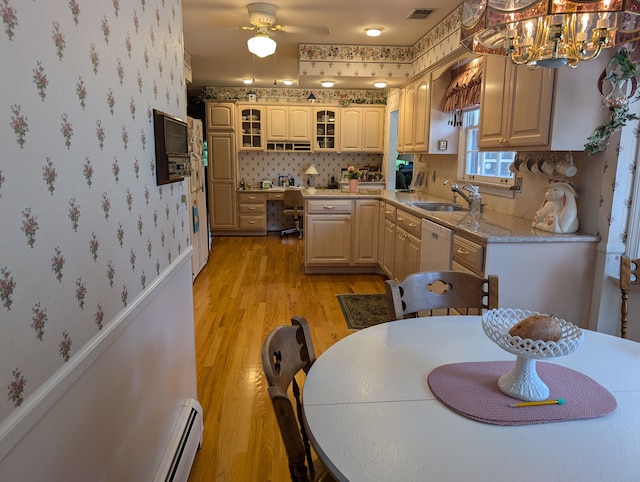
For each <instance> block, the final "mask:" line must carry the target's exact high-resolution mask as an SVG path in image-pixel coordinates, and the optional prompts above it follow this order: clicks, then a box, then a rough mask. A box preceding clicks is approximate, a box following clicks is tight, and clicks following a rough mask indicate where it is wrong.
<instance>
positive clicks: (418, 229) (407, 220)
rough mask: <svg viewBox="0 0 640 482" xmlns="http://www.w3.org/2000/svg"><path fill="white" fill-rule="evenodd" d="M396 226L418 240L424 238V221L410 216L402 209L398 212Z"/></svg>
mask: <svg viewBox="0 0 640 482" xmlns="http://www.w3.org/2000/svg"><path fill="white" fill-rule="evenodd" d="M396 225H397V226H398V227H401V228H402V229H404V230H405V231H407V232H409V233H411V234H413V235H414V236H415V237H416V238H418V239H421V237H422V219H421V218H419V217H417V216H414V215H413V214H409V213H408V212H406V211H403V210H402V209H398V211H397V212H396Z"/></svg>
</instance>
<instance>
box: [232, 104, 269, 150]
mask: <svg viewBox="0 0 640 482" xmlns="http://www.w3.org/2000/svg"><path fill="white" fill-rule="evenodd" d="M238 113H239V114H238V115H239V117H240V119H239V121H238V124H239V125H240V132H239V135H238V149H239V150H241V151H262V150H264V107H260V106H257V105H256V104H255V103H251V104H240V105H239V106H238Z"/></svg>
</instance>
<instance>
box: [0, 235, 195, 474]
mask: <svg viewBox="0 0 640 482" xmlns="http://www.w3.org/2000/svg"><path fill="white" fill-rule="evenodd" d="M191 255H192V249H191V247H189V248H188V249H187V250H185V251H184V252H183V253H182V254H181V255H180V257H179V258H177V259H176V260H175V261H174V262H173V263H172V264H171V266H169V268H167V270H165V271H164V272H163V273H161V274H160V276H159V277H158V279H156V280H155V281H154V283H153V284H152V285H151V286H149V288H148V289H146V290H145V291H144V292H143V293H142V294H141V295H140V297H138V298H137V299H136V300H134V302H133V303H131V304H130V305H129V306H128V307H127V308H126V309H125V310H124V311H122V312H121V313H120V315H119V316H118V317H117V318H116V319H114V320H112V321H111V322H110V323H109V324H108V325H106V326H105V328H104V329H103V330H102V331H101V332H100V333H99V334H98V335H97V336H96V337H95V338H94V339H93V340H92V341H91V342H90V343H88V344H87V345H86V346H84V347H83V348H82V349H81V350H80V352H79V353H78V354H77V355H76V356H75V357H73V358H72V359H71V360H70V361H69V362H68V363H67V364H66V365H65V366H64V367H63V368H62V369H61V370H59V371H58V372H57V373H56V374H55V375H54V376H53V377H52V378H51V379H50V380H49V381H48V382H47V383H45V384H44V385H43V386H42V387H41V388H40V389H39V390H38V392H36V393H35V394H34V395H33V396H31V397H30V398H29V399H27V400H25V403H24V404H23V405H22V406H21V407H20V408H19V409H18V410H16V411H15V415H14V416H11V417H9V418H8V419H7V420H6V421H5V422H3V424H2V425H0V480H3V481H4V480H6V481H31V480H46V481H49V482H57V481H61V482H63V481H64V482H69V481H89V480H90V481H115V480H118V481H147V480H152V479H153V475H154V474H155V471H156V468H157V466H158V464H159V463H160V460H161V457H162V455H163V453H164V451H165V447H166V445H167V443H168V440H169V437H170V435H171V431H172V430H173V428H174V425H175V423H176V420H177V417H178V415H179V413H180V409H181V406H182V402H183V401H184V399H186V398H194V399H196V398H197V392H196V365H195V345H194V328H193V292H192V281H191Z"/></svg>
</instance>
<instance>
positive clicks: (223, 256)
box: [189, 236, 385, 482]
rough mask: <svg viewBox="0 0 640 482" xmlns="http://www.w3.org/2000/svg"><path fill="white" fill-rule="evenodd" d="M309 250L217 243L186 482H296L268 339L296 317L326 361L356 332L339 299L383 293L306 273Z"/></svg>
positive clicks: (204, 287) (201, 329) (243, 240)
mask: <svg viewBox="0 0 640 482" xmlns="http://www.w3.org/2000/svg"><path fill="white" fill-rule="evenodd" d="M303 243H304V241H303V240H299V239H298V237H297V236H289V237H285V238H280V237H279V236H265V237H220V238H214V240H213V248H212V251H211V255H210V258H209V262H208V263H207V266H206V267H205V268H204V269H203V271H201V273H200V274H199V275H198V277H197V278H196V281H195V283H194V286H193V290H194V310H195V337H196V357H197V362H196V363H197V374H198V398H199V401H200V403H201V404H202V407H203V410H204V437H203V438H204V440H203V444H202V448H201V449H200V450H199V452H198V453H197V455H196V459H195V461H194V465H193V468H192V471H191V476H190V477H189V482H200V481H234V482H235V481H238V482H254V481H256V482H265V481H274V482H280V481H283V482H284V481H287V480H290V479H289V473H288V468H287V459H286V454H285V452H284V448H283V446H282V442H281V439H280V434H279V432H278V428H277V425H276V421H275V416H274V414H273V409H272V407H271V403H270V401H269V397H268V395H267V391H266V388H265V380H264V376H263V374H262V364H261V360H260V349H261V346H262V341H263V340H264V338H265V337H266V335H267V334H268V333H269V332H270V331H271V330H272V329H273V328H274V327H276V326H278V325H283V324H285V325H288V324H290V323H291V322H290V319H291V316H293V315H296V314H299V315H302V316H304V317H305V318H306V319H307V320H308V321H309V324H310V326H311V330H312V337H313V343H314V347H315V350H316V356H319V355H320V354H321V353H322V352H323V351H324V350H326V349H327V348H328V347H329V346H331V345H332V344H333V343H335V342H336V341H338V340H340V339H341V338H343V337H345V336H347V335H349V334H350V331H349V330H348V329H347V325H346V323H345V321H344V317H343V315H342V311H341V309H340V306H339V305H338V301H337V299H336V294H340V293H384V279H385V278H384V277H383V276H379V275H373V274H371V275H305V274H304V266H303Z"/></svg>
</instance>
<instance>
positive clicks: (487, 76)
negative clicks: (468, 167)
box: [478, 52, 609, 151]
mask: <svg viewBox="0 0 640 482" xmlns="http://www.w3.org/2000/svg"><path fill="white" fill-rule="evenodd" d="M608 60H609V57H608V56H607V55H606V53H604V52H603V54H601V55H600V56H599V57H598V58H597V59H595V60H590V61H589V62H581V63H580V64H579V65H578V66H577V67H576V68H575V69H566V68H563V69H557V70H553V69H542V68H541V69H536V70H529V69H527V68H526V67H524V66H516V65H514V64H512V63H511V62H510V61H509V60H508V59H506V58H505V57H498V56H492V55H487V56H485V58H484V60H483V64H484V70H483V74H482V99H481V103H480V132H479V139H478V146H479V148H480V149H483V150H489V149H491V150H532V151H533V150H558V151H571V150H579V151H581V150H583V149H584V144H585V142H586V139H587V137H588V136H589V135H591V133H592V131H593V129H594V128H595V127H596V126H597V125H598V124H600V122H602V118H603V113H602V110H601V108H600V98H599V94H598V91H597V79H598V76H599V75H600V73H601V72H602V71H603V69H604V67H605V65H606V63H607V62H608ZM584 79H593V82H584V81H583V80H584ZM579 80H582V82H579Z"/></svg>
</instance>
